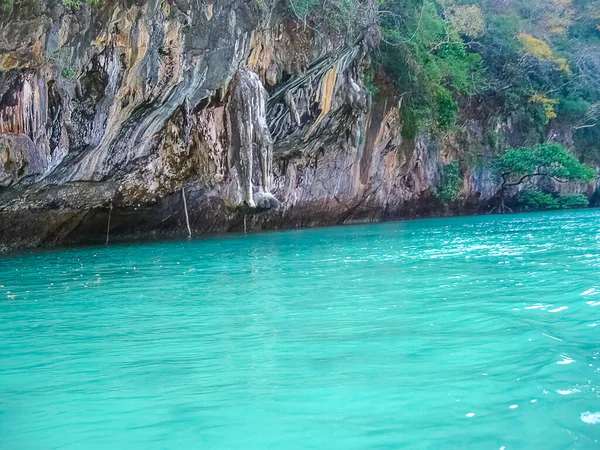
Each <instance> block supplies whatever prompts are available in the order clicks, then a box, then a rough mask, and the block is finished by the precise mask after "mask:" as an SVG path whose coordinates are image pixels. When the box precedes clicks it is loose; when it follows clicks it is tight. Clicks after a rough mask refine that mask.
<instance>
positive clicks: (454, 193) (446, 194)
mask: <svg viewBox="0 0 600 450" xmlns="http://www.w3.org/2000/svg"><path fill="white" fill-rule="evenodd" d="M461 187H462V180H461V178H460V168H459V166H458V161H452V162H451V163H450V164H446V165H445V166H444V167H443V169H442V173H441V177H440V183H439V185H438V189H437V194H436V197H437V198H438V199H439V200H440V202H442V204H444V205H449V204H451V203H454V202H455V201H456V200H457V199H458V194H459V192H460V189H461Z"/></svg>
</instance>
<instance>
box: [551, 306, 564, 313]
mask: <svg viewBox="0 0 600 450" xmlns="http://www.w3.org/2000/svg"><path fill="white" fill-rule="evenodd" d="M565 309H569V307H568V306H561V307H560V308H554V309H549V310H548V312H551V313H557V312H561V311H564V310H565Z"/></svg>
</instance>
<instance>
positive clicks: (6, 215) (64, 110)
mask: <svg viewBox="0 0 600 450" xmlns="http://www.w3.org/2000/svg"><path fill="white" fill-rule="evenodd" d="M267 3H269V2H262V1H261V2H258V1H245V0H163V1H157V0H148V1H146V0H136V1H133V0H122V1H115V0H101V2H100V3H99V4H95V5H90V4H84V5H82V6H81V7H80V8H75V9H72V8H68V7H65V6H64V5H63V3H62V2H61V1H60V0H22V1H20V2H19V1H17V2H16V3H15V7H14V8H13V12H12V13H11V14H5V15H4V16H3V17H2V18H1V19H0V246H3V247H5V248H6V247H10V246H39V245H51V244H56V243H70V242H101V241H103V240H104V238H105V235H106V231H107V225H108V220H109V214H110V216H111V219H110V220H111V222H110V234H111V237H112V238H118V237H131V236H133V235H144V234H150V233H166V232H174V233H183V232H184V230H185V212H184V207H183V197H182V195H183V188H185V193H186V195H187V206H188V209H189V216H190V222H191V228H192V229H193V231H194V232H195V233H202V232H220V231H239V230H241V229H242V227H243V224H244V223H245V224H246V226H247V228H248V229H249V230H258V229H274V228H282V227H299V226H311V225H321V224H340V223H349V222H354V221H374V220H384V219H391V218H400V217H415V216H428V215H436V214H444V213H448V211H446V210H444V209H443V208H442V207H441V205H440V204H439V203H438V202H437V201H436V199H435V196H434V193H435V189H436V183H437V181H438V178H439V168H440V166H441V165H442V164H443V163H444V162H447V161H449V160H450V159H453V158H455V157H456V156H457V154H460V153H461V152H464V147H465V146H464V145H463V144H461V143H452V142H444V143H443V144H442V143H441V142H443V141H441V140H439V139H431V138H427V137H422V138H419V139H417V140H416V141H413V142H406V141H403V139H402V137H401V136H400V131H401V128H402V124H401V123H400V121H399V115H398V107H399V97H398V95H397V93H396V92H395V90H394V89H393V88H392V86H391V85H390V84H389V83H387V82H386V80H385V79H381V80H379V82H378V84H379V85H380V89H379V93H378V95H377V96H376V97H375V98H373V95H371V93H370V92H369V91H368V90H367V89H366V88H365V86H364V85H363V82H362V80H363V71H364V69H365V67H366V66H368V65H369V61H370V54H371V52H372V51H373V49H374V48H375V46H376V45H377V33H376V32H375V31H374V27H375V24H374V23H372V22H370V21H369V18H368V16H366V17H365V20H364V23H363V24H362V29H361V30H360V32H359V33H358V35H357V36H352V37H351V38H350V37H348V36H340V35H339V33H331V34H323V33H317V32H315V31H314V30H312V29H311V28H310V27H307V26H306V25H305V24H302V23H299V22H297V21H294V20H292V19H291V18H290V17H289V16H288V15H286V14H285V12H284V11H283V7H282V5H281V4H280V2H277V1H274V2H272V3H271V4H267ZM367 3H368V2H367ZM373 7H374V6H373ZM480 128H481V125H480V124H477V123H476V121H475V122H473V124H472V127H471V131H472V134H473V135H474V137H473V140H474V141H477V140H478V139H479V140H482V137H481V136H479V137H477V136H475V135H477V133H479V134H481V131H480ZM482 167H484V166H482ZM464 180H465V184H464V187H463V191H462V197H463V199H464V201H463V203H462V205H463V206H462V207H461V209H459V210H456V211H454V212H473V211H475V210H477V209H478V208H479V207H480V206H481V205H483V204H485V201H486V200H489V199H490V198H491V197H492V196H493V195H494V194H495V192H496V190H497V186H498V180H496V179H495V177H494V176H493V175H492V174H491V173H490V172H489V171H488V170H486V169H484V168H482V169H470V168H468V169H466V170H465V177H464Z"/></svg>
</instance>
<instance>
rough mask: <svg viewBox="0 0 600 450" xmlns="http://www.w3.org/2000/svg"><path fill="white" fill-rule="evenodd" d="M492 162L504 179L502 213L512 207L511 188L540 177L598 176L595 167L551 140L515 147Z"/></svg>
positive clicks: (581, 179)
mask: <svg viewBox="0 0 600 450" xmlns="http://www.w3.org/2000/svg"><path fill="white" fill-rule="evenodd" d="M492 164H493V168H494V170H495V171H496V172H497V173H498V175H499V176H500V178H501V179H502V184H501V185H500V190H499V193H498V195H499V198H500V201H501V204H500V206H499V209H500V212H504V211H505V210H506V209H508V208H507V207H506V206H505V205H504V199H505V194H506V190H507V189H508V188H510V187H514V186H519V185H521V184H523V183H526V182H529V181H532V180H534V179H539V178H549V179H552V180H555V181H560V182H565V181H575V182H580V183H589V182H590V181H592V180H593V179H594V178H596V176H597V173H596V170H595V169H594V168H592V167H590V166H588V165H586V164H583V163H582V162H580V161H579V160H578V159H577V157H576V156H575V155H574V154H573V153H571V152H570V151H569V150H568V149H566V148H565V147H563V146H562V145H560V144H556V143H549V142H547V143H543V144H538V145H536V146H534V147H520V148H511V149H509V150H508V151H507V152H506V153H504V154H503V155H501V156H499V157H497V158H496V159H495V160H494V161H493V163H492Z"/></svg>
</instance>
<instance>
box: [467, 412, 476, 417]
mask: <svg viewBox="0 0 600 450" xmlns="http://www.w3.org/2000/svg"><path fill="white" fill-rule="evenodd" d="M474 415H475V413H467V414H465V416H467V417H473V416H474Z"/></svg>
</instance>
